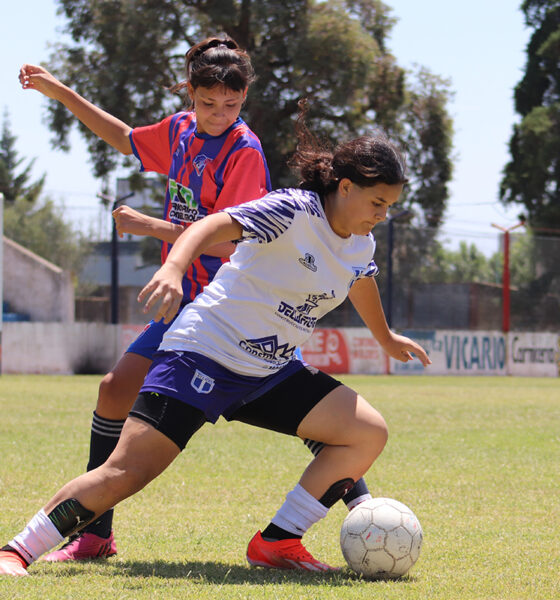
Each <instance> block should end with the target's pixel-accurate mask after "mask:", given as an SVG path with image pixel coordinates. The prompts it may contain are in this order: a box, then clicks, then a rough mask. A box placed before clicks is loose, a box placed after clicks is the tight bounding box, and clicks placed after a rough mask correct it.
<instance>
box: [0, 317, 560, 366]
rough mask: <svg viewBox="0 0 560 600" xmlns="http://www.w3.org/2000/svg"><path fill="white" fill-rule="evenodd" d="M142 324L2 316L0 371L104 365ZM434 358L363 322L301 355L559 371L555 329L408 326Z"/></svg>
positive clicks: (315, 342) (323, 332)
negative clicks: (404, 354) (399, 356)
mask: <svg viewBox="0 0 560 600" xmlns="http://www.w3.org/2000/svg"><path fill="white" fill-rule="evenodd" d="M142 329H143V325H108V324H104V323H4V332H3V348H2V373H53V374H71V373H106V372H107V371H109V370H110V369H111V367H112V366H113V365H114V364H115V363H116V362H117V360H118V359H119V358H120V357H121V356H122V354H123V352H124V351H125V350H126V348H127V347H128V345H129V344H130V342H132V341H133V340H134V339H135V338H136V336H137V335H138V334H139V333H140V331H142ZM404 333H405V335H408V336H410V337H411V338H413V339H415V340H417V341H418V342H419V343H420V344H421V345H422V346H423V347H424V348H425V349H426V350H427V351H428V353H429V355H430V358H431V359H432V362H433V364H432V365H430V366H429V367H428V368H426V369H424V368H423V367H422V365H421V364H420V362H419V361H418V360H414V361H412V362H407V363H401V362H399V361H396V360H394V359H390V360H389V359H388V358H387V357H386V356H385V354H384V352H383V350H382V349H381V347H380V346H379V344H378V343H377V341H376V340H375V339H374V338H373V337H372V336H371V333H370V332H369V330H368V329H366V328H363V327H355V328H339V329H323V328H318V329H316V330H315V332H314V333H313V335H312V336H311V338H310V339H309V340H308V342H307V343H306V344H305V345H304V346H303V347H302V352H303V357H304V358H305V359H306V360H307V361H308V362H309V363H310V364H312V365H314V366H316V367H318V368H320V369H322V370H323V371H326V372H327V373H359V374H386V373H394V374H409V375H416V374H423V375H522V376H540V377H558V376H559V375H560V335H559V334H558V333H526V332H524V333H516V332H511V333H509V334H505V335H504V334H503V333H501V332H499V331H487V332H481V331H460V330H431V331H430V330H424V331H407V332H404Z"/></svg>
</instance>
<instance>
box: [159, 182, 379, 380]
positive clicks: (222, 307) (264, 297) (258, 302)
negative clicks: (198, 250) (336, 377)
mask: <svg viewBox="0 0 560 600" xmlns="http://www.w3.org/2000/svg"><path fill="white" fill-rule="evenodd" d="M225 211H226V212H227V213H228V214H230V215H231V216H232V217H233V218H234V219H235V220H236V221H238V222H239V223H240V224H241V226H242V227H243V238H242V240H240V242H239V243H238V245H237V249H236V251H235V252H234V254H233V255H232V256H231V258H230V261H229V263H226V264H224V265H223V266H222V267H221V268H220V269H219V271H218V273H217V274H216V277H215V278H214V280H213V281H212V282H211V283H210V284H208V285H207V286H206V287H205V288H204V290H203V291H202V293H201V294H199V295H198V296H197V297H196V298H195V300H194V301H193V302H191V303H190V304H188V305H186V306H185V307H184V308H183V310H182V311H181V313H180V314H179V316H178V317H177V319H176V320H175V322H174V323H173V324H172V326H171V327H170V328H169V330H168V331H167V332H166V333H165V335H164V337H163V341H162V343H161V345H160V350H175V351H192V352H198V353H199V354H203V355H204V356H207V357H209V358H211V359H212V360H215V361H216V362H218V363H220V364H222V365H223V366H225V367H226V368H228V369H230V370H231V371H233V372H235V373H239V374H242V375H250V376H256V377H264V376H266V375H270V374H271V373H272V372H274V371H275V370H277V369H280V368H281V367H283V366H285V365H286V364H287V363H288V361H290V360H291V358H292V355H293V353H294V350H295V349H296V348H297V347H298V346H301V345H303V344H304V343H305V342H306V341H307V339H308V338H309V337H310V336H311V334H312V332H313V329H314V328H315V324H316V323H317V321H318V319H320V318H321V317H322V316H323V315H325V314H326V313H328V312H329V311H331V310H332V309H333V308H335V307H336V306H338V305H339V304H341V303H342V302H343V301H344V299H345V298H346V296H347V295H348V290H349V289H350V286H351V285H352V284H353V283H354V281H356V280H357V279H361V278H362V277H371V276H374V275H376V274H377V266H376V265H375V262H374V261H373V254H374V251H375V240H374V238H373V235H372V234H371V233H370V234H369V235H367V236H358V235H351V236H350V237H348V238H341V237H340V236H338V235H337V234H336V233H334V231H333V230H332V229H331V227H330V225H329V222H328V220H327V217H326V215H325V212H324V210H323V207H322V205H321V201H320V198H319V196H318V195H317V194H316V193H314V192H309V191H306V190H300V189H292V188H289V189H281V190H276V191H273V192H270V193H269V194H267V195H266V196H264V197H263V198H261V199H259V200H253V201H251V202H246V203H245V204H241V205H238V206H235V207H229V208H226V209H225Z"/></svg>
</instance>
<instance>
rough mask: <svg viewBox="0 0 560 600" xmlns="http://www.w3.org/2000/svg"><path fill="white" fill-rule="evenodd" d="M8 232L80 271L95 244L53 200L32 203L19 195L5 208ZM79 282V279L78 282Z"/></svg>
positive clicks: (45, 255)
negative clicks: (91, 242) (67, 217)
mask: <svg viewBox="0 0 560 600" xmlns="http://www.w3.org/2000/svg"><path fill="white" fill-rule="evenodd" d="M4 234H5V235H6V236H7V237H9V238H10V239H12V240H14V242H17V243H18V244H21V245H22V246H24V247H25V248H27V249H28V250H31V251H32V252H35V254H38V255H39V256H41V257H43V258H44V259H46V260H48V261H50V262H52V263H53V264H55V265H57V266H58V267H60V268H61V269H65V270H68V271H70V272H72V273H73V274H74V275H76V276H77V274H78V273H79V272H80V270H81V267H82V265H83V263H84V260H85V258H86V257H87V254H88V253H89V252H90V250H91V245H90V243H89V241H88V239H87V237H86V236H85V235H84V234H82V233H80V232H78V231H76V230H75V229H74V228H73V227H72V225H71V224H70V223H69V222H67V221H66V220H65V218H64V212H63V209H62V208H60V207H58V206H56V205H55V204H54V202H53V200H51V199H48V198H47V199H45V200H44V201H43V202H41V203H34V204H31V203H30V202H28V201H27V200H25V199H24V198H22V197H19V198H16V200H15V201H14V202H12V204H11V205H8V206H7V207H6V209H5V211H4ZM76 283H77V282H76Z"/></svg>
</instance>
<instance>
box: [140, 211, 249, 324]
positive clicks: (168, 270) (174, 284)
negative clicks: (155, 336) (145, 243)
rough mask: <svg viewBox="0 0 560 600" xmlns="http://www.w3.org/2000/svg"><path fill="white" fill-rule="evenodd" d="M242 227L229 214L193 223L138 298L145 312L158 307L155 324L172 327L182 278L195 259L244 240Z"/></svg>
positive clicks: (180, 293)
mask: <svg viewBox="0 0 560 600" xmlns="http://www.w3.org/2000/svg"><path fill="white" fill-rule="evenodd" d="M241 234H242V227H241V225H240V224H239V223H238V222H237V221H236V220H235V219H233V218H232V217H231V216H230V215H229V214H228V213H225V212H219V213H214V214H213V215H208V216H207V217H204V218H203V219H201V220H200V221H196V222H195V223H193V224H192V225H191V226H190V227H189V228H188V229H186V230H185V231H184V232H183V233H182V234H181V235H180V236H179V237H178V238H177V241H176V242H175V243H174V244H173V248H171V252H170V253H169V256H168V257H167V260H166V261H165V263H164V264H163V265H162V266H161V268H160V269H158V270H157V271H156V272H155V274H154V276H153V277H152V279H151V280H150V282H149V283H148V284H147V285H146V286H145V287H144V289H143V290H142V291H141V292H140V294H139V295H138V302H143V301H144V300H145V299H146V302H145V304H144V312H148V311H149V310H150V309H152V308H153V307H154V306H157V312H156V315H155V316H154V320H156V321H158V320H160V319H163V320H164V322H165V323H169V321H171V319H172V318H173V317H174V316H175V314H176V313H177V310H178V309H179V306H180V304H181V300H182V298H183V287H182V280H183V275H184V274H185V272H186V271H187V269H188V268H189V265H190V264H191V263H192V261H193V260H195V258H197V257H198V256H200V255H201V254H205V253H206V252H207V250H208V249H209V248H212V247H213V246H216V245H217V244H222V243H224V242H231V241H232V240H237V239H239V238H240V237H241Z"/></svg>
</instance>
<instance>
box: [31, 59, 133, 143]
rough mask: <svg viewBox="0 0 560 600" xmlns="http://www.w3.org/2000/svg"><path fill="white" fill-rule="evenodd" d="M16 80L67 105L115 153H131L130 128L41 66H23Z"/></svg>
mask: <svg viewBox="0 0 560 600" xmlns="http://www.w3.org/2000/svg"><path fill="white" fill-rule="evenodd" d="M19 81H20V83H21V87H22V88H23V89H24V90H37V91H38V92H41V93H42V94H44V95H45V96H47V97H48V98H52V99H53V100H57V101H58V102H60V103H61V104H63V105H64V106H66V108H67V109H68V110H69V111H70V112H71V113H72V114H73V115H74V116H75V117H77V118H78V119H79V120H80V121H81V122H82V123H83V124H84V125H85V126H86V127H87V128H88V129H90V130H91V131H92V132H93V133H95V135H97V136H99V137H100V138H101V139H102V140H105V141H106V142H107V143H108V144H109V145H111V146H112V147H113V148H115V150H118V151H119V152H121V153H122V154H132V146H131V144H130V139H129V137H128V134H129V133H130V131H131V128H130V127H129V126H128V125H127V124H126V123H123V121H121V120H120V119H117V118H116V117H113V115H110V114H109V113H108V112H106V111H104V110H102V109H101V108H99V107H98V106H95V104H92V103H91V102H89V101H88V100H86V99H85V98H82V97H81V96H80V95H79V94H78V93H76V92H75V91H74V90H71V89H70V88H69V87H68V86H66V85H64V84H63V83H61V82H60V81H59V80H58V79H57V78H56V77H54V76H53V75H51V73H49V72H48V71H47V70H46V69H44V68H43V67H40V66H37V65H28V64H25V65H23V66H22V67H21V69H20V71H19Z"/></svg>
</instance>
